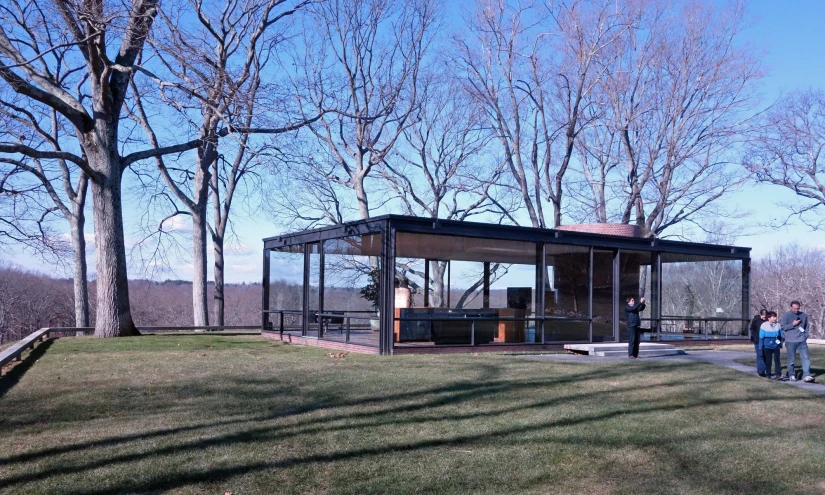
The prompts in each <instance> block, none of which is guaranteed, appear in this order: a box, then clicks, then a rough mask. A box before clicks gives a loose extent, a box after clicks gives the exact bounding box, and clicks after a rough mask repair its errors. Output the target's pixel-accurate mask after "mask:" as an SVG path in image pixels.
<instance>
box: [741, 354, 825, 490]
mask: <svg viewBox="0 0 825 495" xmlns="http://www.w3.org/2000/svg"><path fill="white" fill-rule="evenodd" d="M736 347H737V349H736V350H740V351H747V352H751V353H753V352H754V350H753V345H749V346H747V347H744V346H741V349H740V348H739V347H740V346H736ZM731 350H733V349H731ZM787 352H788V348H787V347H785V346H783V347H782V351H781V353H780V354H781V356H780V362H781V363H782V373H787V372H788V366H787V365H788V354H787ZM808 357H810V358H811V373H812V374H813V375H814V376H817V377H819V378H817V381H818V382H823V381H825V376H823V375H825V346H822V345H813V344H809V345H808ZM736 361H737V362H739V363H742V364H749V365H751V366H754V367H755V366H756V356H754V357H752V358H746V359H737V360H736ZM794 369H795V370H796V371H798V372H801V371H802V359H801V358H800V357H799V353H798V352H797V353H796V358H795V359H794ZM823 493H825V490H823Z"/></svg>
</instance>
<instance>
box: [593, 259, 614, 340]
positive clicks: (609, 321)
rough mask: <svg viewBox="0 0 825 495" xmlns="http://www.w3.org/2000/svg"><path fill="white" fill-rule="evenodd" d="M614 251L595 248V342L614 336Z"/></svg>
mask: <svg viewBox="0 0 825 495" xmlns="http://www.w3.org/2000/svg"><path fill="white" fill-rule="evenodd" d="M614 256H615V254H614V252H613V251H604V250H599V249H594V250H593V342H612V341H613V340H614V338H613V258H614Z"/></svg>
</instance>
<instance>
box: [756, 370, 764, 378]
mask: <svg viewBox="0 0 825 495" xmlns="http://www.w3.org/2000/svg"><path fill="white" fill-rule="evenodd" d="M756 374H757V375H759V376H762V377H764V376H765V372H764V371H758V372H757V373H756Z"/></svg>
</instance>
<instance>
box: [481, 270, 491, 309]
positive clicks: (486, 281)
mask: <svg viewBox="0 0 825 495" xmlns="http://www.w3.org/2000/svg"><path fill="white" fill-rule="evenodd" d="M483 277H484V278H483V282H482V284H483V285H482V289H481V307H482V308H485V309H486V308H489V307H490V262H489V261H485V262H484V275H483Z"/></svg>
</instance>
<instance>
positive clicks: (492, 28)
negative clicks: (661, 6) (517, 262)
mask: <svg viewBox="0 0 825 495" xmlns="http://www.w3.org/2000/svg"><path fill="white" fill-rule="evenodd" d="M621 14H622V12H621V9H620V8H618V7H617V4H616V3H615V2H610V1H603V2H596V3H585V2H579V1H573V2H563V1H560V2H551V3H548V4H546V5H541V6H535V5H532V4H526V5H521V4H519V5H518V6H516V7H511V6H509V5H508V4H507V3H505V2H492V1H491V2H487V1H482V2H479V3H478V4H477V6H476V15H475V18H474V19H473V20H472V21H471V22H470V25H469V28H470V33H471V35H470V36H469V37H458V38H457V40H456V47H457V55H456V56H455V58H454V61H455V65H456V66H457V67H458V70H459V71H460V73H461V74H462V75H463V77H464V79H465V87H466V90H467V91H468V92H469V94H470V95H472V96H473V98H474V99H475V100H476V102H477V104H478V105H479V106H480V108H482V109H483V111H484V113H485V114H486V116H487V119H488V122H489V126H490V127H491V128H492V130H493V133H494V135H495V138H496V140H497V141H498V143H499V146H500V148H501V150H502V153H503V155H504V159H505V161H506V163H507V165H508V168H509V170H510V172H511V174H512V177H513V180H514V183H515V184H514V188H515V191H516V194H518V195H519V196H520V197H521V200H522V202H523V204H524V206H525V207H526V209H527V213H528V215H529V218H530V222H531V224H532V225H533V226H534V227H546V226H547V225H548V221H547V220H546V218H545V213H544V208H545V206H544V205H545V202H549V203H550V205H551V207H552V210H553V212H552V218H553V219H552V225H551V226H558V225H561V223H562V211H563V206H564V181H565V175H566V173H567V171H568V169H569V167H570V164H571V161H572V159H573V154H574V151H575V142H576V137H577V136H578V135H579V133H580V132H581V131H582V129H584V128H586V127H587V126H588V125H589V121H588V116H590V115H592V114H591V113H588V112H587V111H586V110H587V108H588V105H589V104H590V99H589V95H590V93H591V92H592V91H593V89H594V87H595V85H596V84H597V82H598V81H599V80H600V78H601V76H602V74H603V73H604V71H605V67H606V65H607V64H605V63H604V62H600V59H601V58H602V57H603V56H604V54H605V53H606V50H605V47H607V46H609V45H610V44H611V43H613V42H614V40H615V39H616V38H617V37H618V36H620V35H621V33H622V32H623V30H624V26H623V24H622V23H623V21H624V17H623V15H621Z"/></svg>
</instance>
